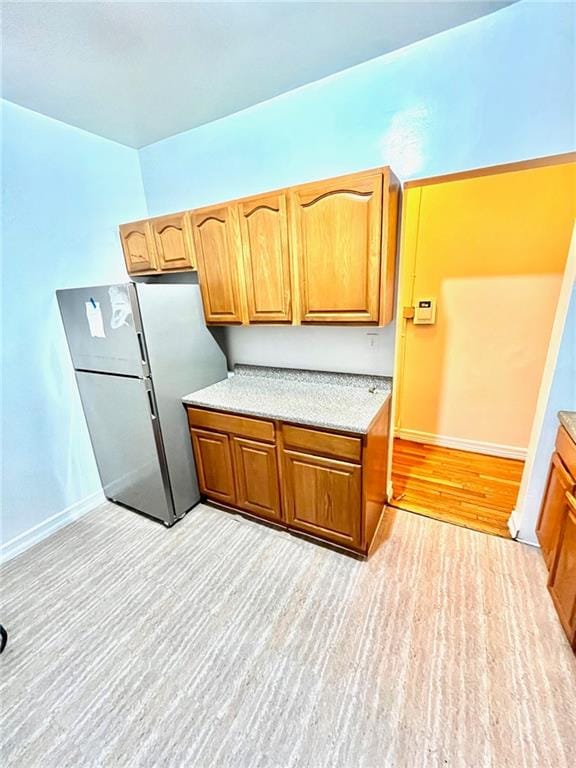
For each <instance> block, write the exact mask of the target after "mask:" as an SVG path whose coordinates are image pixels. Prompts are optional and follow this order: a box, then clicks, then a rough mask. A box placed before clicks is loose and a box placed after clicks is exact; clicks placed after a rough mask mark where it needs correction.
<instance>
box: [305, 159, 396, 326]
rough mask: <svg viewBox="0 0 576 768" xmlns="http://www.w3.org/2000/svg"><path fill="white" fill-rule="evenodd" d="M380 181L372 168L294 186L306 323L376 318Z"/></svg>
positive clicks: (379, 245)
mask: <svg viewBox="0 0 576 768" xmlns="http://www.w3.org/2000/svg"><path fill="white" fill-rule="evenodd" d="M382 183H383V182H382V174H381V173H380V172H377V173H374V172H372V173H370V174H357V175H355V176H351V177H345V178H342V179H331V180H329V181H326V182H321V183H318V184H312V185H305V186H303V187H296V188H295V189H293V190H292V192H291V202H290V209H291V215H292V217H293V218H292V233H293V248H294V250H295V252H296V258H297V264H298V271H299V285H300V312H301V318H300V319H301V320H302V322H337V323H346V322H363V323H366V322H373V323H377V322H378V318H379V314H378V312H379V294H380V261H381V238H382Z"/></svg>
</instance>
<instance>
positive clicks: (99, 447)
mask: <svg viewBox="0 0 576 768" xmlns="http://www.w3.org/2000/svg"><path fill="white" fill-rule="evenodd" d="M76 379H77V381H78V389H79V390H80V397H81V399H82V405H83V406H84V413H85V415H86V421H87V423H88V431H89V432H90V439H91V440H92V446H93V448H94V454H95V456H96V463H97V465H98V471H99V473H100V479H101V481H102V486H103V488H104V494H105V495H106V497H107V498H109V499H111V500H112V501H119V502H120V503H122V504H126V505H127V506H129V507H133V508H134V509H136V510H138V511H140V512H145V513H146V514H147V515H150V516H152V517H156V518H158V519H159V520H162V521H164V522H166V523H168V524H171V523H172V522H174V514H173V504H172V499H171V495H170V489H169V485H168V476H167V472H166V467H165V460H164V457H163V449H162V441H161V436H160V430H159V427H158V418H157V415H156V413H155V402H154V393H153V392H152V388H151V382H150V380H149V379H136V378H129V377H125V376H113V375H110V374H104V373H88V372H83V371H81V372H77V373H76Z"/></svg>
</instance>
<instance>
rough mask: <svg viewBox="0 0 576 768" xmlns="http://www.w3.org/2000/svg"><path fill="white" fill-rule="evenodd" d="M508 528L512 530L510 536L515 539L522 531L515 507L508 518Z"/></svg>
mask: <svg viewBox="0 0 576 768" xmlns="http://www.w3.org/2000/svg"><path fill="white" fill-rule="evenodd" d="M508 530H509V531H510V536H512V538H513V539H517V538H518V533H519V531H520V526H519V525H518V520H517V515H516V510H515V509H513V510H512V513H511V514H510V517H509V518H508Z"/></svg>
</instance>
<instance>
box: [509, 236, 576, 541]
mask: <svg viewBox="0 0 576 768" xmlns="http://www.w3.org/2000/svg"><path fill="white" fill-rule="evenodd" d="M573 248H574V249H575V250H576V230H575V235H574V240H573ZM575 257H576V252H575ZM560 311H561V308H560ZM551 351H552V353H553V352H554V350H551ZM557 354H558V357H557V359H556V363H555V367H554V374H553V377H552V381H551V383H548V382H546V381H544V382H543V387H544V395H545V398H546V401H545V406H544V413H543V416H542V417H541V418H539V416H538V414H537V416H536V419H535V430H536V433H535V435H534V440H535V443H536V446H535V448H534V449H533V451H532V454H533V455H532V456H529V460H528V462H527V465H526V472H525V476H524V478H523V481H522V487H521V488H520V493H519V495H518V503H517V513H516V522H517V524H518V526H519V533H518V537H519V538H520V539H522V541H528V542H530V543H531V544H537V543H538V542H537V539H536V534H535V528H536V523H537V521H538V515H539V513H540V505H541V503H542V497H543V495H544V489H545V485H546V478H547V475H548V467H549V466H550V459H551V457H552V453H553V451H554V443H555V441H556V433H557V431H558V424H559V422H558V411H576V286H573V287H572V291H571V298H570V303H569V306H568V311H567V314H566V320H565V323H564V329H563V332H562V335H561V341H560V346H559V348H558V351H557ZM552 363H554V361H552Z"/></svg>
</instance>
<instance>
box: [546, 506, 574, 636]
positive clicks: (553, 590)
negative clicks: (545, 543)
mask: <svg viewBox="0 0 576 768" xmlns="http://www.w3.org/2000/svg"><path fill="white" fill-rule="evenodd" d="M564 499H565V515H564V520H563V522H562V527H561V529H560V533H559V536H558V542H557V545H556V552H555V557H554V562H553V564H552V569H551V571H550V578H549V580H548V589H549V590H550V594H551V596H552V600H553V601H554V605H555V606H556V610H557V612H558V617H559V619H560V622H561V624H562V626H563V627H564V631H565V632H566V635H567V637H568V640H569V641H570V643H571V644H572V648H573V649H574V650H576V498H574V496H572V494H571V493H566V495H565V497H564Z"/></svg>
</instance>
